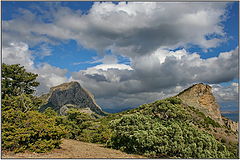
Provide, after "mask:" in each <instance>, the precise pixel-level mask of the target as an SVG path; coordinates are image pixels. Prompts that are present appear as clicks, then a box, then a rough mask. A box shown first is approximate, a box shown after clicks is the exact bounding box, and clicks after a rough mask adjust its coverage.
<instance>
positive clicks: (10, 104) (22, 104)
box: [1, 64, 66, 152]
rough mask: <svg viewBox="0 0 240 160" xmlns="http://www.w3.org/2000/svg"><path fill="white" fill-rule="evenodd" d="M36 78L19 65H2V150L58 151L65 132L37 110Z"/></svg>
mask: <svg viewBox="0 0 240 160" xmlns="http://www.w3.org/2000/svg"><path fill="white" fill-rule="evenodd" d="M36 78H37V75H36V74H33V73H29V72H26V71H25V69H24V68H23V67H21V66H19V65H6V64H3V65H2V82H1V83H2V149H3V150H9V151H14V152H21V151H25V150H30V151H33V152H46V151H50V150H52V149H54V148H59V146H60V143H61V139H62V137H63V136H64V135H65V134H66V130H65V129H64V127H62V126H58V125H57V124H56V118H54V117H51V118H50V117H47V116H46V115H44V114H42V113H40V112H38V111H37V109H38V107H39V106H40V104H41V101H40V100H39V99H38V98H36V97H34V96H33V95H32V94H33V93H34V88H35V87H37V86H38V85H39V83H38V82H36Z"/></svg>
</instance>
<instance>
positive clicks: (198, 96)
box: [177, 83, 224, 125]
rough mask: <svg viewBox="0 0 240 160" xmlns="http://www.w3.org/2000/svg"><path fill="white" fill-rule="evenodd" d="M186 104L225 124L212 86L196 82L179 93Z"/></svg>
mask: <svg viewBox="0 0 240 160" xmlns="http://www.w3.org/2000/svg"><path fill="white" fill-rule="evenodd" d="M177 96H178V97H179V98H180V99H181V100H182V101H183V103H184V104H186V105H188V106H192V107H195V108H197V109H198V110H199V111H201V112H203V113H204V114H205V115H206V116H209V117H210V118H212V119H213V120H215V121H216V122H218V123H219V124H221V125H224V122H223V120H222V116H221V113H220V110H219V105H218V104H217V102H216V100H215V97H214V96H213V94H212V87H211V86H209V85H205V84H203V83H199V84H195V85H193V86H191V87H190V88H188V89H186V90H184V91H183V92H181V93H179V94H178V95H177Z"/></svg>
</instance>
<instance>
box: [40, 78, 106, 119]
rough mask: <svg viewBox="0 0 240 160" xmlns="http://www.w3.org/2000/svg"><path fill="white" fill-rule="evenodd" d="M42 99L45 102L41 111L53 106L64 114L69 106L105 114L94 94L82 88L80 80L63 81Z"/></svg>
mask: <svg viewBox="0 0 240 160" xmlns="http://www.w3.org/2000/svg"><path fill="white" fill-rule="evenodd" d="M41 99H43V100H44V101H45V104H44V105H43V106H41V107H40V111H44V110H45V109H46V108H48V107H51V108H52V109H54V110H55V111H57V112H58V113H60V114H61V115H64V114H65V113H66V111H67V110H68V109H69V108H78V109H81V110H82V111H83V112H88V113H92V112H93V113H96V114H99V115H105V113H104V112H103V111H102V109H101V107H100V106H98V105H97V104H96V102H95V99H94V96H93V95H92V94H91V93H90V92H89V91H87V90H86V89H84V88H82V87H81V85H80V84H79V83H78V82H70V83H63V84H61V85H58V86H55V87H52V88H51V89H50V91H49V93H48V94H45V95H42V96H41Z"/></svg>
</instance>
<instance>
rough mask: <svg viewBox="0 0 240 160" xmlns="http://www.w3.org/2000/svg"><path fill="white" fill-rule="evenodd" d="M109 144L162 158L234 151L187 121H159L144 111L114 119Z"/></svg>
mask: <svg viewBox="0 0 240 160" xmlns="http://www.w3.org/2000/svg"><path fill="white" fill-rule="evenodd" d="M112 129H113V134H112V136H111V138H110V140H109V141H108V143H107V145H108V146H109V147H112V148H115V149H120V150H122V151H125V152H128V153H136V154H144V155H147V156H150V157H158V158H159V157H161V158H229V157H230V156H231V154H230V152H229V151H228V150H227V149H226V147H225V146H224V145H223V144H221V143H220V142H218V141H217V140H215V138H214V137H213V136H212V135H209V134H207V133H205V132H202V131H198V130H196V129H195V128H193V127H192V126H190V125H188V124H187V123H184V122H179V121H175V120H169V121H162V120H161V121H159V120H157V119H155V118H153V117H151V116H145V115H141V114H132V115H126V116H124V117H122V118H121V119H119V120H115V121H114V122H113V123H112Z"/></svg>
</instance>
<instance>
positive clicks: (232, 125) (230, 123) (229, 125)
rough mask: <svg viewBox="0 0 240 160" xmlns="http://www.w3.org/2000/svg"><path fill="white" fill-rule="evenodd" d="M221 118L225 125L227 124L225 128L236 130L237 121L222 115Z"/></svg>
mask: <svg viewBox="0 0 240 160" xmlns="http://www.w3.org/2000/svg"><path fill="white" fill-rule="evenodd" d="M222 120H223V122H224V123H225V125H226V126H227V128H229V129H231V130H232V131H234V132H236V131H238V122H234V121H232V120H230V119H228V118H226V117H223V116H222Z"/></svg>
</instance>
